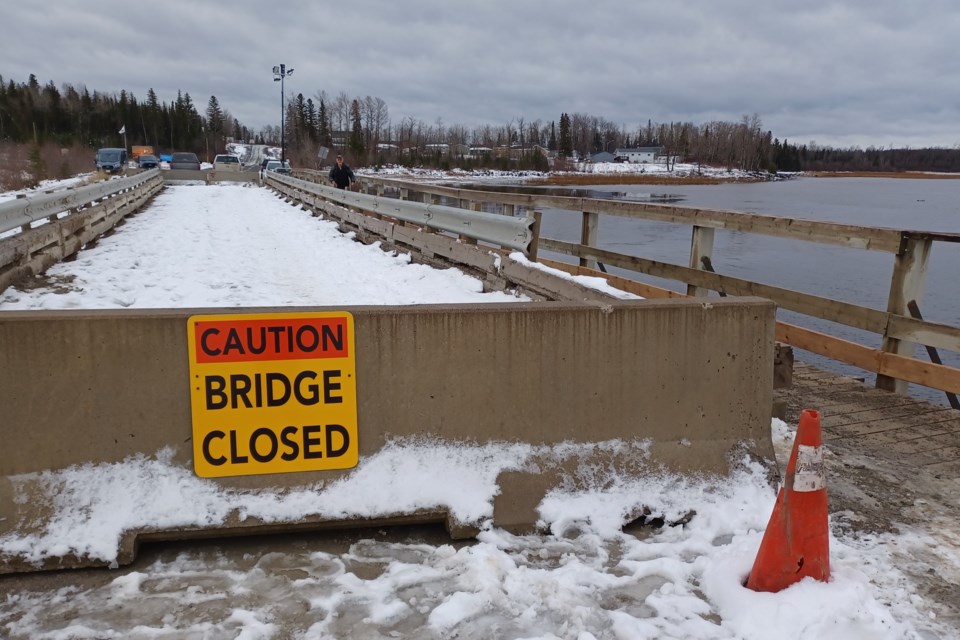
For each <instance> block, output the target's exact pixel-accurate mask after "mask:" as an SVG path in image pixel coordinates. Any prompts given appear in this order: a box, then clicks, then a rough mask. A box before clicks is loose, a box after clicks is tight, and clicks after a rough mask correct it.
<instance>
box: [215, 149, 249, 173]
mask: <svg viewBox="0 0 960 640" xmlns="http://www.w3.org/2000/svg"><path fill="white" fill-rule="evenodd" d="M213 170H214V171H243V164H241V162H240V158H238V157H237V156H232V155H229V154H226V153H221V154H217V155H216V156H215V157H214V158H213Z"/></svg>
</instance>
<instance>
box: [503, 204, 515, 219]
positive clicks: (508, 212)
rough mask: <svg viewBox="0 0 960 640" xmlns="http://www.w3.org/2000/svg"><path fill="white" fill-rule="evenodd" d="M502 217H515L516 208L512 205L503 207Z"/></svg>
mask: <svg viewBox="0 0 960 640" xmlns="http://www.w3.org/2000/svg"><path fill="white" fill-rule="evenodd" d="M503 215H505V216H509V217H511V218H512V217H514V216H515V215H517V206H516V205H513V204H505V205H503Z"/></svg>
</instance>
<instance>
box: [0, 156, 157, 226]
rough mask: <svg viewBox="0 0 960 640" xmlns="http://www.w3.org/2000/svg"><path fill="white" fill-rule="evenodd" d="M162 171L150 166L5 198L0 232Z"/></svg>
mask: <svg viewBox="0 0 960 640" xmlns="http://www.w3.org/2000/svg"><path fill="white" fill-rule="evenodd" d="M159 173H160V170H159V169H151V170H149V171H144V172H142V173H138V174H136V175H134V176H129V177H126V178H119V179H116V180H106V181H103V182H98V183H96V184H91V185H88V186H85V187H79V188H76V189H74V188H70V189H63V190H61V191H54V192H52V193H41V194H39V195H35V196H30V197H27V198H20V199H17V200H10V201H8V202H2V203H0V233H4V232H6V231H10V230H11V229H16V228H17V227H23V226H24V225H29V224H30V223H32V222H35V221H37V220H42V219H43V218H49V217H50V216H53V215H56V214H58V213H61V212H63V211H68V210H70V209H76V208H77V207H80V206H82V205H85V204H88V203H90V202H93V201H94V200H100V199H102V198H106V197H108V196H112V195H114V194H116V193H120V192H122V191H127V190H128V189H135V188H137V187H139V186H140V185H142V184H144V183H145V182H147V181H148V180H150V179H152V178H154V177H155V176H157V175H158V174H159Z"/></svg>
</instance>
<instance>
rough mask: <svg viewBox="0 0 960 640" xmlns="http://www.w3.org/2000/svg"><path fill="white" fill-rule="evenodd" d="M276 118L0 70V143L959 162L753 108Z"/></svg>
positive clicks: (296, 103) (353, 104) (737, 161)
mask: <svg viewBox="0 0 960 640" xmlns="http://www.w3.org/2000/svg"><path fill="white" fill-rule="evenodd" d="M284 116H285V121H284V126H283V127H282V136H283V140H282V141H281V126H280V125H279V124H277V125H275V126H273V125H271V126H266V127H263V128H261V129H260V130H259V131H254V130H252V129H250V128H248V127H247V126H245V125H244V124H242V123H241V122H239V120H238V119H236V118H235V117H233V116H232V115H231V114H230V112H229V111H228V110H227V109H226V108H225V107H223V106H222V105H221V104H220V102H219V100H218V99H217V98H216V96H210V97H209V99H208V100H207V101H206V107H205V108H204V107H200V108H198V106H197V104H196V103H195V102H194V99H193V98H192V97H191V96H190V94H189V93H184V92H180V91H178V92H177V97H176V99H175V100H172V101H170V102H164V101H161V100H160V99H159V98H158V96H157V94H156V92H155V91H154V90H153V89H150V90H149V91H148V92H147V95H146V98H145V99H144V100H139V99H138V98H137V97H135V96H134V95H133V94H132V93H131V92H128V91H126V90H121V91H120V92H119V93H110V92H103V91H93V92H91V91H90V90H88V89H87V88H86V87H84V86H74V85H69V84H66V85H63V86H62V87H60V88H58V87H57V86H56V85H55V84H54V83H53V82H52V81H50V82H47V83H46V84H43V85H41V84H40V82H39V81H38V80H37V78H36V76H34V75H30V77H29V79H28V81H27V82H24V83H17V82H14V81H13V80H7V81H4V79H3V77H2V76H0V143H2V142H7V143H16V144H27V145H33V146H35V147H40V146H41V145H44V144H55V145H59V146H60V147H61V148H70V147H76V146H79V147H83V148H88V149H95V148H98V147H104V146H121V145H122V144H123V136H122V135H121V134H120V131H121V130H125V132H126V136H127V141H128V142H129V144H147V145H152V146H154V147H155V148H157V149H164V150H167V151H193V152H195V153H197V154H198V155H199V156H200V157H202V158H206V159H210V158H211V157H212V155H215V154H216V153H218V152H222V151H223V150H224V149H225V147H226V144H227V142H228V141H229V140H235V141H238V142H247V143H254V144H269V145H275V146H281V143H282V145H283V147H284V148H285V152H286V155H287V157H288V158H290V159H291V160H292V161H293V162H294V164H295V166H308V167H309V166H313V165H315V164H319V163H320V161H321V157H322V150H323V149H327V150H328V151H329V153H330V154H333V153H344V154H346V155H347V156H348V158H349V159H350V161H351V162H353V163H354V164H356V165H359V166H364V165H375V164H389V163H397V164H404V165H411V166H429V167H436V168H441V169H449V168H453V167H459V168H464V169H471V168H483V167H490V168H502V169H547V168H548V166H549V164H548V160H547V158H548V157H551V158H554V157H555V158H559V159H560V162H561V163H562V162H563V160H564V159H587V158H589V157H590V156H591V155H593V154H596V153H600V152H604V151H606V152H610V153H614V152H615V151H616V150H617V149H624V148H633V147H647V146H648V147H659V148H661V149H662V154H663V157H664V158H665V159H666V161H667V163H668V164H671V163H674V162H676V161H678V160H679V161H682V162H686V163H693V164H701V165H710V166H721V167H729V168H735V169H740V170H745V171H755V172H784V171H786V172H793V171H817V170H821V171H907V170H913V171H943V172H951V171H960V149H957V148H953V149H949V148H925V149H882V148H881V149H877V148H873V147H870V148H867V149H860V148H850V149H834V148H831V147H820V146H817V145H815V144H813V143H811V144H803V145H798V144H794V143H791V142H788V141H787V140H779V139H778V138H775V137H773V135H772V132H771V131H769V130H765V129H764V128H763V126H762V123H761V120H760V118H759V116H758V115H756V114H754V115H745V116H743V117H742V118H741V120H740V121H737V122H727V121H713V122H708V123H700V124H695V123H692V122H666V123H655V122H653V121H651V120H649V119H648V120H647V121H646V123H641V124H639V125H637V126H635V127H632V128H631V127H627V126H625V125H622V124H617V123H614V122H612V121H610V120H607V119H606V118H603V117H598V116H594V115H590V114H583V113H572V114H571V113H566V112H564V113H561V114H559V118H558V119H557V120H551V121H543V120H539V119H533V120H530V119H526V118H524V117H516V118H513V119H511V120H510V121H509V122H506V123H501V124H485V125H480V126H476V127H472V128H468V127H464V126H462V125H459V124H447V123H445V122H444V121H443V120H442V119H440V118H438V119H437V120H435V121H434V122H432V123H427V122H424V121H422V120H418V119H415V118H412V117H409V116H405V117H400V118H391V114H390V110H389V108H388V106H387V103H386V101H385V100H383V99H382V98H379V97H374V96H366V97H351V96H349V95H348V94H347V93H345V92H340V93H338V94H337V95H335V96H334V95H330V94H328V93H327V92H326V91H323V90H319V91H317V92H316V93H315V94H314V95H313V96H311V97H305V96H304V95H303V94H302V93H298V94H296V95H293V96H291V97H290V98H289V99H288V100H287V102H286V105H285V113H284Z"/></svg>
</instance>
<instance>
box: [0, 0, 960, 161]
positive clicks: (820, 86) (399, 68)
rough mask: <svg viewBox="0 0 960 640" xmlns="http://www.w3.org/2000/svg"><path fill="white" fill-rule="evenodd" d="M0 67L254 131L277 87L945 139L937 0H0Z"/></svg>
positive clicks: (469, 117) (887, 138)
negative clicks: (747, 119)
mask: <svg viewBox="0 0 960 640" xmlns="http://www.w3.org/2000/svg"><path fill="white" fill-rule="evenodd" d="M2 15H3V19H2V40H0V52H2V55H0V74H2V75H3V78H4V81H9V80H11V79H12V80H14V81H15V82H25V81H26V80H27V79H28V77H29V74H30V73H34V74H36V76H37V79H38V80H39V81H40V82H41V83H42V84H43V83H46V82H48V81H51V80H52V81H53V82H54V83H55V84H56V85H57V86H62V85H63V84H67V83H69V84H74V85H86V87H87V88H88V89H90V90H91V91H92V90H98V91H106V92H119V91H120V90H121V89H127V90H128V91H132V92H133V93H134V95H135V96H136V97H137V98H138V99H140V100H143V99H144V98H145V97H146V93H147V89H149V88H151V87H152V88H153V89H154V90H155V91H156V92H157V95H158V97H159V98H160V100H162V101H164V102H171V101H172V100H174V99H175V98H176V95H177V90H178V89H181V90H183V91H185V92H187V93H189V94H190V96H191V97H192V98H193V100H194V102H195V103H196V104H197V107H198V109H200V110H201V111H202V110H203V109H205V108H206V104H207V101H208V100H209V98H210V96H211V95H215V96H216V97H217V99H218V100H219V101H220V104H221V106H222V107H223V108H225V109H226V110H227V111H229V112H230V113H231V114H232V115H233V116H234V117H236V118H238V119H239V120H240V121H241V122H242V123H243V124H245V125H247V126H248V127H250V128H252V129H254V130H255V131H258V130H259V129H260V128H261V127H262V126H264V125H279V119H280V84H279V83H275V82H274V81H273V74H272V72H271V70H272V68H273V66H274V65H277V64H280V63H284V64H286V65H287V66H288V67H293V68H294V69H295V72H294V73H293V75H292V76H290V77H289V78H287V80H286V81H285V82H284V86H285V91H286V94H287V96H288V97H289V96H291V95H296V94H297V93H303V95H304V97H305V98H308V97H313V96H315V95H317V94H318V92H319V91H320V90H325V91H326V92H327V94H328V95H331V96H336V95H337V94H339V93H340V92H341V91H343V92H346V93H347V94H348V95H349V96H351V97H361V98H362V97H365V96H373V97H378V98H382V99H383V100H384V101H385V102H386V104H387V106H388V108H389V110H390V117H391V119H392V120H393V121H395V122H398V121H400V120H401V119H404V118H410V117H412V118H414V119H417V120H421V121H423V122H425V123H427V124H435V123H436V122H437V121H438V119H439V120H442V122H443V124H444V125H445V126H449V125H453V124H461V125H465V126H467V127H470V128H472V127H473V126H475V125H479V124H491V125H502V124H506V123H508V122H510V121H511V120H513V121H514V122H516V121H518V120H519V119H520V118H523V119H524V120H525V121H527V122H530V121H534V120H542V121H544V122H549V121H552V120H558V119H559V116H560V113H562V112H567V113H584V114H589V115H594V116H599V117H603V118H606V119H607V120H610V121H612V122H614V123H616V124H618V125H623V126H625V127H626V128H627V129H628V131H631V132H632V131H635V130H636V128H637V126H638V125H640V124H645V123H646V121H647V119H648V118H649V119H652V120H653V121H654V122H669V121H671V120H673V121H689V122H693V123H694V124H703V123H707V122H710V121H712V120H725V121H739V120H740V119H741V118H742V116H744V115H751V114H754V113H756V114H758V115H759V116H760V119H761V122H762V124H763V127H764V129H769V130H771V131H772V132H773V135H774V136H775V137H778V138H780V139H784V138H787V139H789V140H790V141H792V142H797V143H809V142H811V141H815V142H816V143H818V144H820V145H829V146H838V147H847V146H852V145H858V146H861V147H866V146H870V145H873V146H877V147H879V146H912V147H918V146H927V145H929V146H940V147H954V146H957V145H960V126H958V123H960V66H958V65H957V63H956V56H955V53H956V42H957V38H958V34H960V3H957V2H955V0H912V1H910V2H905V1H903V0H896V1H894V0H847V1H846V2H838V1H828V0H806V1H805V2H801V3H798V2H795V1H790V2H788V1H786V0H768V1H766V2H756V0H722V1H718V0H686V1H685V2H669V1H667V0H657V1H649V0H621V1H615V0H551V1H549V2H533V1H528V0H509V1H507V0H483V1H482V2H480V1H475V2H451V1H449V0H403V1H402V2H400V1H398V0H354V1H351V2H337V3H333V2H309V1H305V0H302V1H295V0H291V1H286V2H270V1H266V0H259V1H249V0H231V1H230V2H223V1H220V0H216V1H214V0H209V1H203V2H199V1H198V0H161V1H158V2H122V3H121V2H114V1H112V0H108V1H102V2H79V1H73V0H45V1H44V2H5V3H4V7H3V11H2Z"/></svg>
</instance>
